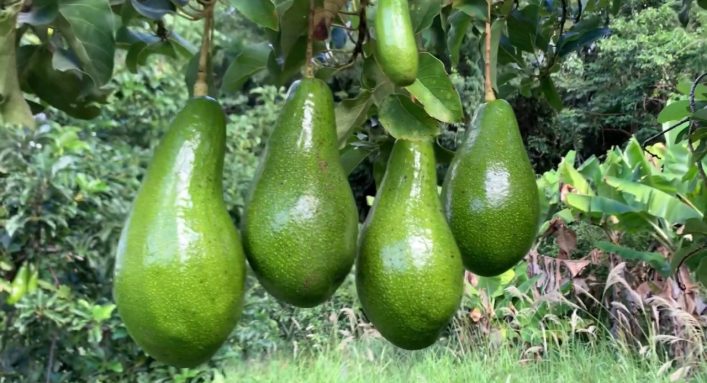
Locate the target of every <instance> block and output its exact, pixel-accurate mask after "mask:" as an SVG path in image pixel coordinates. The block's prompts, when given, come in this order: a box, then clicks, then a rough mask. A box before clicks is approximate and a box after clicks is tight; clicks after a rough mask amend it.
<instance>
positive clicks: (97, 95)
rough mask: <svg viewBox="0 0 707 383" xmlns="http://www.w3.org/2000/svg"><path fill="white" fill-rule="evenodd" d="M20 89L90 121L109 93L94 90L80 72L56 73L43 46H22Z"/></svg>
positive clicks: (90, 80) (19, 50) (87, 78)
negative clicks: (21, 81)
mask: <svg viewBox="0 0 707 383" xmlns="http://www.w3.org/2000/svg"><path fill="white" fill-rule="evenodd" d="M17 53H18V68H21V71H22V74H21V75H20V78H22V79H23V83H22V88H23V90H24V91H26V92H33V93H34V94H36V95H37V96H38V97H39V98H41V99H42V100H43V101H45V102H47V103H49V104H50V105H52V106H54V107H55V108H57V109H61V110H63V111H64V112H66V113H68V114H69V115H71V116H73V117H76V118H82V119H92V118H95V117H97V116H98V115H99V114H100V108H99V107H98V105H97V103H104V102H105V101H106V98H107V97H108V94H109V93H108V91H105V90H101V89H98V88H96V86H95V84H94V82H93V80H92V79H91V78H90V77H88V76H86V75H85V74H83V73H82V72H79V71H75V70H71V71H65V72H62V71H59V70H56V69H54V66H53V64H52V61H53V60H52V56H53V55H52V53H51V52H50V51H49V50H48V49H47V48H46V47H44V46H37V45H23V46H21V47H20V48H19V49H18V51H17Z"/></svg>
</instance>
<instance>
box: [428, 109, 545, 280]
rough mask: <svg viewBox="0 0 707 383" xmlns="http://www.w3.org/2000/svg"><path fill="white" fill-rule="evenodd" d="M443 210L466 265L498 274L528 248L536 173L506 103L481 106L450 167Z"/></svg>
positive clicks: (535, 210)
mask: <svg viewBox="0 0 707 383" xmlns="http://www.w3.org/2000/svg"><path fill="white" fill-rule="evenodd" d="M442 199H443V204H444V210H445V213H446V215H447V219H448V221H449V226H450V227H451V229H452V232H453V233H454V237H455V238H456V240H457V244H458V245H459V250H460V251H461V253H462V258H463V260H464V266H465V267H466V268H467V269H468V270H469V271H471V272H473V273H475V274H479V275H482V276H495V275H499V274H501V273H503V272H505V271H506V270H508V269H510V268H511V267H513V266H514V265H515V264H516V263H518V261H520V260H521V259H522V258H523V257H524V256H525V254H526V253H527V252H528V250H530V247H531V246H532V244H533V242H534V241H535V237H536V234H537V231H538V220H539V214H540V206H539V203H538V189H537V186H536V181H535V173H534V172H533V168H532V166H531V165H530V160H529V159H528V154H527V152H526V151H525V147H524V146H523V140H522V139H521V136H520V131H519V130H518V121H517V120H516V117H515V114H514V113H513V108H511V106H510V104H508V102H506V101H505V100H494V101H491V102H488V103H485V104H482V105H481V106H480V107H479V109H478V110H477V111H476V114H475V115H474V118H473V120H472V122H471V125H470V127H469V130H468V132H467V134H466V137H465V138H464V141H463V142H462V144H461V146H460V148H459V150H458V151H457V153H456V155H455V157H454V159H453V160H452V163H451V164H450V167H449V170H448V172H447V176H446V178H445V181H444V185H443V188H442Z"/></svg>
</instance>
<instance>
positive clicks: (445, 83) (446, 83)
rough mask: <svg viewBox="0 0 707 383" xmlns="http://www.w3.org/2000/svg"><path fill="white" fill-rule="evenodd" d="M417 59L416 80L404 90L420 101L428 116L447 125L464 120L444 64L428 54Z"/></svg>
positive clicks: (421, 54)
mask: <svg viewBox="0 0 707 383" xmlns="http://www.w3.org/2000/svg"><path fill="white" fill-rule="evenodd" d="M419 57H420V67H419V69H418V72H417V79H416V80H415V82H414V83H413V84H412V85H410V86H408V87H406V88H405V89H407V90H408V92H410V94H412V95H413V96H415V98H417V99H418V100H419V101H420V103H421V104H422V105H423V106H424V107H425V111H426V112H427V113H428V114H429V115H430V116H432V117H434V118H436V119H438V120H440V121H443V122H447V123H454V122H459V121H461V120H462V118H464V113H463V111H462V102H461V98H460V97H459V93H457V91H456V89H454V85H453V84H452V81H451V80H450V79H449V75H448V74H447V72H446V71H445V70H444V64H443V63H442V62H441V61H439V60H438V59H437V58H436V57H434V56H433V55H431V54H429V53H420V56H419Z"/></svg>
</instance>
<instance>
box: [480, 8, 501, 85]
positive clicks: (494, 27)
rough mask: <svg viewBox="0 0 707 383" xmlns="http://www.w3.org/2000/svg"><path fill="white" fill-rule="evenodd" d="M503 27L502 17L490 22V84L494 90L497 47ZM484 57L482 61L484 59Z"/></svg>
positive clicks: (496, 82) (496, 70)
mask: <svg viewBox="0 0 707 383" xmlns="http://www.w3.org/2000/svg"><path fill="white" fill-rule="evenodd" d="M505 28H506V23H505V21H504V20H502V19H498V20H496V21H494V22H493V24H491V85H492V86H493V89H495V90H496V91H498V81H497V77H498V75H497V73H498V47H499V44H500V42H501V36H502V35H503V30H504V29H505ZM485 57H486V56H484V61H486V58H485Z"/></svg>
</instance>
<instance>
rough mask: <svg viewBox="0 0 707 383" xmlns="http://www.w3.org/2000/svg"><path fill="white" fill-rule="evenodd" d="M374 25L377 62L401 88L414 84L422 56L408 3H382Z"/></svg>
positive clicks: (390, 0)
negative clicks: (419, 53) (419, 52)
mask: <svg viewBox="0 0 707 383" xmlns="http://www.w3.org/2000/svg"><path fill="white" fill-rule="evenodd" d="M374 22H375V31H376V60H377V61H378V64H380V66H381V69H383V72H384V73H385V74H386V75H387V76H388V77H389V78H390V79H391V80H392V81H393V83H395V84H396V85H398V86H408V85H410V84H412V83H413V82H415V79H416V78H417V70H418V66H419V57H418V51H417V41H416V40H415V31H414V30H413V27H412V20H411V18H410V7H409V5H408V0H379V1H378V3H377V5H376V16H375V20H374Z"/></svg>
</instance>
